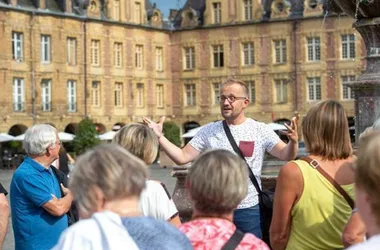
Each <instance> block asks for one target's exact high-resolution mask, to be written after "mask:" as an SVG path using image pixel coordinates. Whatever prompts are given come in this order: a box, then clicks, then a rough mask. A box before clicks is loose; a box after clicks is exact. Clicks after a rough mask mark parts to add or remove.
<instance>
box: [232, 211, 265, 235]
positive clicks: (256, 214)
mask: <svg viewBox="0 0 380 250" xmlns="http://www.w3.org/2000/svg"><path fill="white" fill-rule="evenodd" d="M234 223H235V225H236V227H237V228H238V229H239V230H240V231H242V232H243V233H251V234H254V235H255V236H256V237H257V238H260V239H261V238H262V233H261V218H260V206H259V204H257V205H256V206H253V207H249V208H243V209H236V210H235V212H234Z"/></svg>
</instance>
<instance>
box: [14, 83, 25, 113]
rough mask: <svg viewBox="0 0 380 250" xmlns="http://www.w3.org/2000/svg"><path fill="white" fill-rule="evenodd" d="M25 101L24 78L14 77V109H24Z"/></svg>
mask: <svg viewBox="0 0 380 250" xmlns="http://www.w3.org/2000/svg"><path fill="white" fill-rule="evenodd" d="M24 103H25V92H24V79H23V78H14V79H13V111H17V112H19V111H23V110H24Z"/></svg>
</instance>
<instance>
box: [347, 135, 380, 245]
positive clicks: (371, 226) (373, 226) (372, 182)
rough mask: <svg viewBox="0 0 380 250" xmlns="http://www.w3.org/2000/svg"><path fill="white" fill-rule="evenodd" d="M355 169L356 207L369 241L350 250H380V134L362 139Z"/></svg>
mask: <svg viewBox="0 0 380 250" xmlns="http://www.w3.org/2000/svg"><path fill="white" fill-rule="evenodd" d="M355 166H356V169H355V186H356V193H355V194H356V201H357V203H356V206H357V209H358V213H359V214H360V216H361V218H362V219H363V221H364V224H365V225H366V228H367V230H368V236H369V239H368V240H367V241H366V242H364V243H361V244H358V245H355V246H353V247H351V248H349V249H350V250H365V249H378V248H379V246H380V196H379V193H380V132H376V131H372V132H371V133H368V134H367V135H365V136H364V137H363V138H361V140H360V143H359V150H358V159H357V161H356V164H355Z"/></svg>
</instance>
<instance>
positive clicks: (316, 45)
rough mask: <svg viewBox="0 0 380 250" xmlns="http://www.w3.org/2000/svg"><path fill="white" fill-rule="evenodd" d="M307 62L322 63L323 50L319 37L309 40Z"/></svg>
mask: <svg viewBox="0 0 380 250" xmlns="http://www.w3.org/2000/svg"><path fill="white" fill-rule="evenodd" d="M307 60H308V61H320V60H321V48H320V38H319V37H308V38H307Z"/></svg>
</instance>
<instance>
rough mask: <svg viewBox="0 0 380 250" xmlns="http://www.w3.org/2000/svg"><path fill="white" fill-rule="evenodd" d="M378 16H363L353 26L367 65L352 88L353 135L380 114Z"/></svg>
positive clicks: (362, 129) (371, 122)
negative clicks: (353, 99)
mask: <svg viewBox="0 0 380 250" xmlns="http://www.w3.org/2000/svg"><path fill="white" fill-rule="evenodd" d="M379 24H380V17H377V18H363V19H360V20H358V21H356V22H355V24H354V27H355V28H356V29H357V30H358V31H359V32H360V34H361V35H362V37H363V39H364V43H365V45H366V51H367V56H366V60H367V67H366V71H365V72H364V74H362V75H360V76H359V78H358V79H357V81H356V82H355V83H353V84H352V89H353V90H354V91H355V116H356V120H355V135H356V141H358V139H359V135H360V134H361V133H362V132H363V131H364V130H365V129H366V128H367V127H369V126H371V125H372V124H373V122H374V121H375V120H376V119H377V118H379V115H380V26H379Z"/></svg>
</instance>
